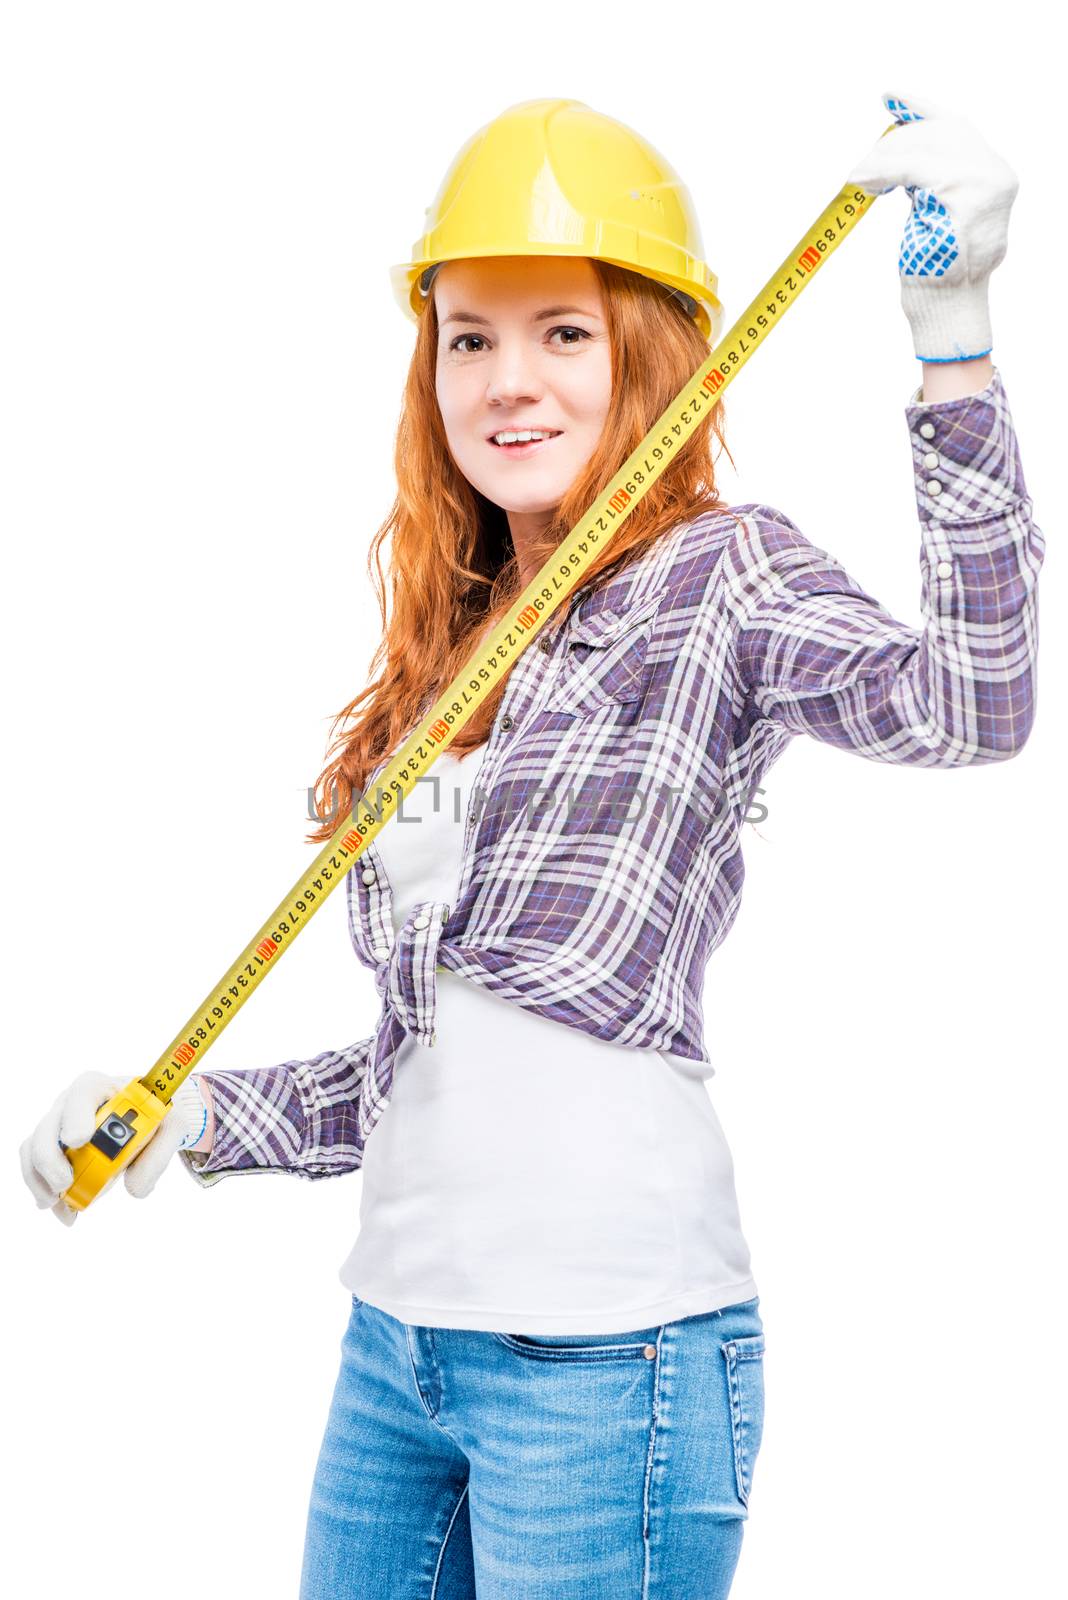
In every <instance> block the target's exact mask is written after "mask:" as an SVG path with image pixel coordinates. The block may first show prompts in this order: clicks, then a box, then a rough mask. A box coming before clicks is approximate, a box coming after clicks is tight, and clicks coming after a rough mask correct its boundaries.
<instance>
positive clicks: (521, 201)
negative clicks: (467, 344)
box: [390, 100, 723, 343]
mask: <svg viewBox="0 0 1068 1600" xmlns="http://www.w3.org/2000/svg"><path fill="white" fill-rule="evenodd" d="M472 256H593V257H596V259H597V260H599V261H611V262H614V263H615V265H616V266H618V267H628V268H629V269H630V270H631V271H632V272H639V273H641V274H642V276H643V277H646V278H653V279H655V280H656V281H657V282H658V283H662V284H664V285H665V286H666V287H667V288H669V289H670V290H671V291H672V292H673V293H674V294H676V295H677V296H678V298H679V299H680V300H681V301H682V303H683V304H684V305H685V307H686V309H687V311H688V312H689V313H690V315H691V316H692V317H694V318H695V320H696V322H697V325H698V327H699V328H700V329H701V332H702V333H703V334H704V336H705V338H706V339H708V340H709V341H710V342H711V343H715V341H716V340H717V339H718V337H719V331H720V327H721V324H722V321H723V307H722V305H721V304H720V301H719V297H718V295H717V293H716V289H717V285H718V279H717V277H716V274H715V273H714V272H712V271H710V270H709V268H708V267H707V266H706V264H705V262H704V260H703V256H704V247H703V245H702V243H701V229H700V225H699V223H698V221H697V214H696V212H695V210H694V206H693V201H692V200H691V198H690V193H689V190H688V189H687V188H686V185H685V184H684V183H683V182H682V180H681V178H680V177H679V175H678V173H677V172H676V171H675V169H674V168H673V167H672V166H671V165H670V163H669V162H667V161H665V159H664V157H663V156H662V155H661V154H660V153H659V151H657V150H654V149H653V147H652V145H651V144H649V143H648V142H647V141H646V140H645V139H643V138H641V137H640V135H638V134H637V133H635V132H634V130H633V129H632V128H628V127H626V126H625V125H624V124H623V123H622V122H617V121H616V120H615V118H614V117H606V116H602V114H601V113H600V112H599V111H593V110H591V109H590V107H589V106H587V105H584V104H583V102H582V101H581V100H524V101H522V102H521V103H520V104H519V105H514V106H510V107H509V108H508V110H507V111H503V112H502V113H501V115H500V116H499V117H495V118H494V119H493V121H492V122H488V123H487V124H486V126H485V127H484V128H479V130H478V132H477V133H475V134H472V136H471V138H470V139H468V141H467V143H466V144H465V145H464V146H463V148H462V149H461V150H460V152H459V154H458V155H457V156H456V158H455V159H454V161H453V163H452V165H451V166H450V168H449V170H448V172H447V173H446V174H445V177H444V179H443V180H442V183H441V187H440V189H439V190H438V192H437V194H436V195H435V197H434V202H433V204H432V205H429V206H428V207H427V210H426V231H425V233H424V234H423V236H422V238H421V239H417V240H416V241H415V244H414V245H413V246H412V259H411V261H405V262H401V263H400V264H398V265H397V266H395V267H391V268H390V278H391V280H392V283H393V291H394V294H395V295H396V297H397V300H398V302H399V304H400V306H401V308H402V310H403V311H404V312H405V313H406V315H407V316H409V317H411V319H412V321H413V322H415V321H418V318H419V313H420V311H421V310H422V307H423V305H424V304H425V302H426V297H427V295H428V294H429V293H430V284H431V282H432V280H433V277H434V271H435V270H436V268H437V267H439V266H441V265H442V264H443V263H444V262H446V261H458V260H463V259H464V258H467V257H472Z"/></svg>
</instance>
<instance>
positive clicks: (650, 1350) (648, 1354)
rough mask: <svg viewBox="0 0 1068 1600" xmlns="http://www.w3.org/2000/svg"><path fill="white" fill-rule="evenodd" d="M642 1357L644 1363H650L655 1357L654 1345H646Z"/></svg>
mask: <svg viewBox="0 0 1068 1600" xmlns="http://www.w3.org/2000/svg"><path fill="white" fill-rule="evenodd" d="M642 1355H643V1356H644V1357H645V1359H646V1361H652V1360H653V1359H654V1358H655V1356H656V1345H655V1344H647V1345H646V1347H645V1349H644V1350H643V1351H642Z"/></svg>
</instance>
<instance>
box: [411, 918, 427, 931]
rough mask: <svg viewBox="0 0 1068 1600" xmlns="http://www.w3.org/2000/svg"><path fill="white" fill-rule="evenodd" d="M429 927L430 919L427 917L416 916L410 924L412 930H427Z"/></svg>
mask: <svg viewBox="0 0 1068 1600" xmlns="http://www.w3.org/2000/svg"><path fill="white" fill-rule="evenodd" d="M429 926H430V918H429V917H424V916H418V917H416V918H415V919H414V920H413V922H412V927H413V928H429Z"/></svg>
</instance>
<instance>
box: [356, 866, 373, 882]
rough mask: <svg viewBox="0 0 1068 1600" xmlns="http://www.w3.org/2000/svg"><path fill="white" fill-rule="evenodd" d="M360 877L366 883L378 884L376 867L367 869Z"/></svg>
mask: <svg viewBox="0 0 1068 1600" xmlns="http://www.w3.org/2000/svg"><path fill="white" fill-rule="evenodd" d="M360 877H361V878H362V879H363V881H364V883H375V882H377V879H376V877H375V869H374V867H366V868H365V869H364V871H363V872H361V873H360Z"/></svg>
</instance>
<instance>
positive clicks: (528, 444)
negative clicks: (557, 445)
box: [488, 428, 561, 457]
mask: <svg viewBox="0 0 1068 1600" xmlns="http://www.w3.org/2000/svg"><path fill="white" fill-rule="evenodd" d="M517 431H520V432H524V433H527V432H533V431H538V432H540V431H541V430H533V429H526V428H524V429H521V430H517ZM544 431H545V433H546V434H547V435H548V437H544V438H539V439H519V440H508V439H507V432H508V430H507V429H502V430H501V432H502V434H503V435H504V436H505V443H503V444H498V443H497V440H496V439H494V438H491V439H490V440H489V441H488V442H489V444H490V445H491V446H492V448H493V449H494V450H497V451H499V452H500V453H501V454H502V455H510V456H516V457H525V456H532V455H535V454H536V453H537V452H538V451H539V450H543V449H544V448H545V446H546V445H550V444H552V442H553V440H554V439H558V438H559V437H560V433H561V430H560V429H558V428H556V429H545V430H544Z"/></svg>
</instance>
